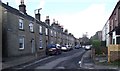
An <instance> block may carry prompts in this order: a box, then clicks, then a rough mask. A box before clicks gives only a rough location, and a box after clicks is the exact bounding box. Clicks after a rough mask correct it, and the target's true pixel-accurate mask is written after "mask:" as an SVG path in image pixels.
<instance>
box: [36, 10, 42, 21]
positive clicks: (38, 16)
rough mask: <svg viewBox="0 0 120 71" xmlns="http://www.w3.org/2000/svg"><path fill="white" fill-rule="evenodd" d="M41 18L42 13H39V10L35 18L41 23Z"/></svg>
mask: <svg viewBox="0 0 120 71" xmlns="http://www.w3.org/2000/svg"><path fill="white" fill-rule="evenodd" d="M40 16H41V14H40V12H39V10H38V13H37V14H35V18H36V19H37V20H39V21H41V18H40Z"/></svg>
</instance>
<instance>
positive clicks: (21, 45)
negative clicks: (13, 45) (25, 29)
mask: <svg viewBox="0 0 120 71" xmlns="http://www.w3.org/2000/svg"><path fill="white" fill-rule="evenodd" d="M19 49H24V37H23V36H20V37H19Z"/></svg>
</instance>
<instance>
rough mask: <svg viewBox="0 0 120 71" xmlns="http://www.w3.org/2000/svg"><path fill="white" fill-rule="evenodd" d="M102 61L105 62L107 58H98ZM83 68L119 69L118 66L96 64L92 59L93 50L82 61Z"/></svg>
mask: <svg viewBox="0 0 120 71" xmlns="http://www.w3.org/2000/svg"><path fill="white" fill-rule="evenodd" d="M96 59H98V60H100V61H105V60H104V59H105V58H96ZM80 66H81V68H84V69H118V66H110V65H98V64H96V63H95V62H94V61H93V59H92V57H91V50H89V51H87V52H86V53H85V54H84V55H83V57H82V59H81V65H80ZM118 70H120V69H118Z"/></svg>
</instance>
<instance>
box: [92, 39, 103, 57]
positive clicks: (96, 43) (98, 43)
mask: <svg viewBox="0 0 120 71" xmlns="http://www.w3.org/2000/svg"><path fill="white" fill-rule="evenodd" d="M91 44H92V48H94V49H95V54H98V55H100V54H102V49H101V41H99V40H92V42H91Z"/></svg>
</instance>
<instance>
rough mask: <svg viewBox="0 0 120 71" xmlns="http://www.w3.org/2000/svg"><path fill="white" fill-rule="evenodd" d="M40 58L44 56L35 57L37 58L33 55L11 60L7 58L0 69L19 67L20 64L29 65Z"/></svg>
mask: <svg viewBox="0 0 120 71" xmlns="http://www.w3.org/2000/svg"><path fill="white" fill-rule="evenodd" d="M42 57H45V56H41V57H37V58H36V57H35V56H34V55H28V56H21V57H12V58H9V59H8V60H6V61H4V62H2V69H6V68H10V67H14V66H17V65H21V64H26V63H30V62H33V61H35V60H38V59H40V58H42Z"/></svg>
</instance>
